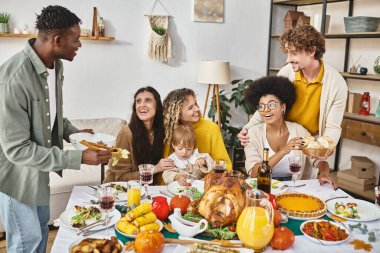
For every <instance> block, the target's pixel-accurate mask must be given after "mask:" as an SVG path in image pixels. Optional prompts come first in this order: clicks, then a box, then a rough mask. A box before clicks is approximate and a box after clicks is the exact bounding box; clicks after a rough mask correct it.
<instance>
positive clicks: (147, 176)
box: [138, 164, 154, 199]
mask: <svg viewBox="0 0 380 253" xmlns="http://www.w3.org/2000/svg"><path fill="white" fill-rule="evenodd" d="M138 168H139V172H140V183H141V184H143V185H144V189H145V196H146V198H147V199H151V196H150V195H149V193H148V185H150V184H151V183H153V173H154V165H153V164H140V165H139V166H138Z"/></svg>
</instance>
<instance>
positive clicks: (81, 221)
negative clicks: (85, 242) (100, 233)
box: [59, 205, 121, 231]
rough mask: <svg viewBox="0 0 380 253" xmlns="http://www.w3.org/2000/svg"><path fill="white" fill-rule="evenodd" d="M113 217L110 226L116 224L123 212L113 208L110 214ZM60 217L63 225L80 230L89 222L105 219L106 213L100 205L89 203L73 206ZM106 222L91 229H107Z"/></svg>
mask: <svg viewBox="0 0 380 253" xmlns="http://www.w3.org/2000/svg"><path fill="white" fill-rule="evenodd" d="M109 215H110V217H111V216H112V219H111V220H110V222H109V226H112V225H114V224H115V223H116V222H117V221H118V220H119V219H120V218H121V214H120V212H119V211H118V210H116V209H115V210H113V211H112V212H111V213H110V214H109ZM59 219H60V221H61V223H62V224H63V225H65V226H66V227H68V228H70V229H74V230H78V229H79V228H81V227H84V226H86V225H88V224H91V223H94V222H96V221H98V220H104V219H105V214H104V213H102V212H101V211H100V209H99V207H98V206H94V205H89V206H79V205H76V206H73V207H71V208H69V209H67V210H65V211H64V212H63V213H62V214H61V215H60V216H59ZM105 228H106V225H105V224H99V225H98V226H96V227H93V228H90V229H89V231H96V230H102V229H105Z"/></svg>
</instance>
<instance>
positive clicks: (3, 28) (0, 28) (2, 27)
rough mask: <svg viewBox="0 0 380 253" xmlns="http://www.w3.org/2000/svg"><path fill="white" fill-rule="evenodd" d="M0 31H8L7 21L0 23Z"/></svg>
mask: <svg viewBox="0 0 380 253" xmlns="http://www.w3.org/2000/svg"><path fill="white" fill-rule="evenodd" d="M0 33H9V24H8V23H0Z"/></svg>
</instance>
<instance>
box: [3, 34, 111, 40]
mask: <svg viewBox="0 0 380 253" xmlns="http://www.w3.org/2000/svg"><path fill="white" fill-rule="evenodd" d="M36 36H37V35H36V34H13V33H0V37H5V38H36ZM80 39H81V40H103V41H112V40H115V37H95V36H83V37H80Z"/></svg>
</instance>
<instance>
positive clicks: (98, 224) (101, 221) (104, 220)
mask: <svg viewBox="0 0 380 253" xmlns="http://www.w3.org/2000/svg"><path fill="white" fill-rule="evenodd" d="M112 217H113V215H112V216H110V217H108V219H103V220H98V221H95V222H93V223H91V224H88V225H86V226H84V227H81V228H79V231H78V233H77V235H80V234H82V233H83V234H85V233H88V232H89V229H91V228H94V227H97V226H102V225H104V224H106V222H110V221H111V219H112Z"/></svg>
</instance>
